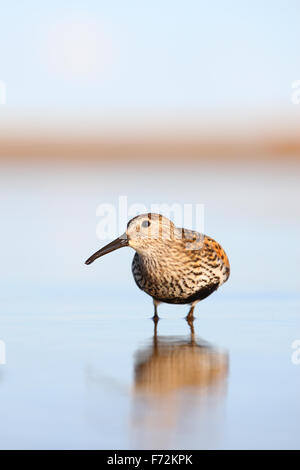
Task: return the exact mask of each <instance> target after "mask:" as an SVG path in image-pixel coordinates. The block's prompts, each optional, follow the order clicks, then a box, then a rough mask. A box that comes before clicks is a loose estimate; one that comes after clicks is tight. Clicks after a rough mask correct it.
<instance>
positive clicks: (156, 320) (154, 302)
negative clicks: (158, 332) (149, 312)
mask: <svg viewBox="0 0 300 470" xmlns="http://www.w3.org/2000/svg"><path fill="white" fill-rule="evenodd" d="M158 304H159V302H158V301H157V300H155V299H153V305H154V315H153V317H152V320H153V321H154V323H158V320H159V316H158V314H157V306H158Z"/></svg>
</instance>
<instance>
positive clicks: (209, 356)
mask: <svg viewBox="0 0 300 470" xmlns="http://www.w3.org/2000/svg"><path fill="white" fill-rule="evenodd" d="M157 328H158V325H157V323H155V324H154V335H153V340H152V343H151V344H150V346H147V347H146V348H144V349H141V350H139V351H138V352H137V353H136V360H135V381H134V392H133V394H134V406H133V429H134V431H135V441H138V442H136V444H137V445H138V446H140V447H149V448H151V447H152V448H164V447H166V448H168V447H173V448H174V447H176V442H177V440H178V442H177V446H178V447H179V448H180V447H181V448H183V447H184V445H185V446H186V448H191V447H193V448H201V447H202V446H203V447H205V448H208V447H210V446H214V445H215V444H216V439H218V435H219V434H220V432H222V429H221V428H222V422H223V406H222V404H223V403H224V397H225V391H226V378H227V375H228V354H227V353H226V352H224V351H221V350H220V349H217V348H215V347H213V346H212V345H210V344H208V343H207V342H205V341H203V340H200V339H198V338H196V335H195V331H194V325H193V323H192V322H190V323H189V328H190V335H189V336H188V337H182V336H181V337H180V336H179V337H178V336H177V337H176V336H159V335H158V332H157ZM185 440H186V444H184V442H185ZM153 446H154V447H153Z"/></svg>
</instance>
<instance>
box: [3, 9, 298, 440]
mask: <svg viewBox="0 0 300 470" xmlns="http://www.w3.org/2000/svg"><path fill="white" fill-rule="evenodd" d="M299 13H300V5H299V2H297V1H294V0H288V1H283V0H275V1H274V0H273V1H269V0H265V1H264V2H261V1H257V0H255V1H252V2H251V3H250V2H246V1H237V0H236V1H227V2H223V1H221V0H215V1H214V0H213V1H211V2H209V3H208V2H204V1H196V0H186V1H184V2H183V1H177V0H172V1H169V0H164V1H160V2H159V1H157V0H152V1H151V2H139V1H133V0H128V1H127V2H122V1H121V0H113V1H110V2H103V1H92V0H86V1H85V2H83V1H72V2H70V1H65V0H63V1H59V2H58V1H53V2H51V3H48V4H46V3H45V2H37V1H32V0H27V1H26V2H18V1H14V0H12V1H11V2H6V3H5V4H3V5H2V7H1V17H0V195H1V198H0V208H1V246H0V253H1V268H0V281H1V294H0V340H2V341H4V342H5V344H6V356H7V363H6V364H5V365H0V416H1V420H0V447H1V448H112V449H113V448H154V447H155V448H178V449H180V448H266V447H267V448H278V447H280V448H297V447H299V442H298V439H297V435H298V434H297V433H298V425H299V418H300V409H299V400H298V396H299V390H300V366H298V367H297V365H296V364H294V363H293V362H292V360H291V355H292V353H293V349H292V346H291V345H292V343H293V341H294V340H296V339H299V338H300V321H299V300H300V295H299V294H300V284H299V271H298V267H299V262H300V248H299V235H300V218H299V216H300V208H299V200H300V186H299V175H300V134H299V123H300V92H299V91H298V90H300V83H299V82H298V80H300V59H299V53H298V44H299V40H300V30H299V25H298V22H299V21H298V19H299ZM120 196H127V198H128V203H129V204H135V203H141V204H145V205H146V206H147V207H149V208H150V205H151V204H154V203H156V204H162V203H166V204H170V205H171V204H173V203H178V204H181V205H183V204H203V205H204V208H205V213H204V222H205V232H206V233H207V234H209V235H210V236H212V237H214V238H216V239H217V240H218V241H219V242H220V243H221V244H222V245H223V246H224V248H225V250H226V252H227V254H228V256H229V259H230V262H231V270H232V274H231V278H230V280H229V282H228V283H227V284H226V286H224V287H223V288H222V290H221V289H220V291H218V292H217V293H216V294H214V295H213V296H211V297H210V298H208V299H207V300H205V301H204V302H203V303H201V304H199V305H198V307H197V312H196V316H197V317H198V320H197V321H196V322H195V331H194V332H190V331H189V328H188V325H186V324H185V322H184V321H183V319H182V318H183V316H184V314H185V313H186V312H185V309H184V307H181V306H177V307H174V306H170V305H169V306H168V305H162V306H161V316H162V320H161V321H160V323H159V328H158V332H156V333H155V332H153V325H152V323H151V321H150V320H149V318H150V316H151V315H152V304H151V299H150V298H148V297H147V296H146V295H145V294H143V293H142V292H140V291H138V290H137V288H136V286H135V284H134V281H133V279H132V277H131V272H130V264H131V258H132V255H133V253H132V252H131V250H121V251H120V252H115V253H112V254H111V255H109V256H108V257H105V258H103V260H102V259H101V262H100V261H99V262H98V263H95V264H93V265H92V266H91V267H87V266H84V264H83V263H84V260H85V259H86V258H87V257H88V256H89V255H90V254H92V253H93V252H94V251H95V250H96V249H98V248H99V247H100V245H101V244H103V241H101V240H99V239H98V238H97V235H96V226H97V223H98V222H99V217H97V216H96V209H97V207H98V206H99V204H102V203H108V204H113V205H115V207H116V208H117V207H118V200H119V197H120ZM288 248H289V249H288ZM174 358H176V360H174ZM159 377H164V379H165V380H162V381H161V380H158V379H157V378H159Z"/></svg>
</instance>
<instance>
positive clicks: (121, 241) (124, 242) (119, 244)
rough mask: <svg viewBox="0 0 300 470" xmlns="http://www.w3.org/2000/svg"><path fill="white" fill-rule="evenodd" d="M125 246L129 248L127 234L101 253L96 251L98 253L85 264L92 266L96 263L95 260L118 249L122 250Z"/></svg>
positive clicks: (107, 246) (104, 248) (102, 249)
mask: <svg viewBox="0 0 300 470" xmlns="http://www.w3.org/2000/svg"><path fill="white" fill-rule="evenodd" d="M123 246H128V238H127V235H126V233H124V234H123V235H121V237H118V238H116V239H115V240H114V241H113V242H111V243H109V244H108V245H106V246H104V247H103V248H101V249H100V250H99V251H96V253H94V254H93V255H92V256H91V257H90V258H89V259H87V260H86V262H85V264H91V263H93V261H95V259H97V258H100V256H104V255H107V253H110V252H111V251H115V250H118V248H122V247H123Z"/></svg>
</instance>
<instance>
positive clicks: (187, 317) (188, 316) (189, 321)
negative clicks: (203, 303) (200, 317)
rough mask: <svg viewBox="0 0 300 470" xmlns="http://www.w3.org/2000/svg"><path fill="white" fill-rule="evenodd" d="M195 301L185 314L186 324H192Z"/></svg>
mask: <svg viewBox="0 0 300 470" xmlns="http://www.w3.org/2000/svg"><path fill="white" fill-rule="evenodd" d="M196 303H197V302H193V303H192V305H191V308H190V311H189V313H188V314H187V316H186V321H187V322H188V324H189V325H190V326H191V324H193V321H194V310H195V305H196Z"/></svg>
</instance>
